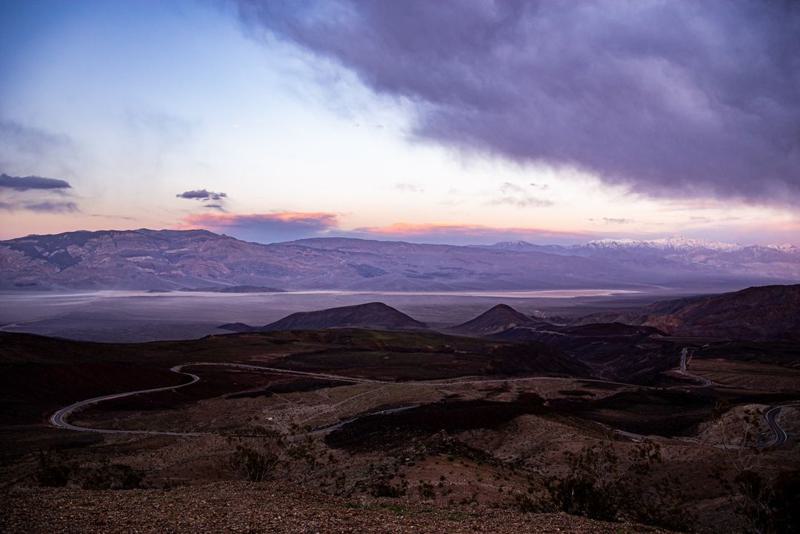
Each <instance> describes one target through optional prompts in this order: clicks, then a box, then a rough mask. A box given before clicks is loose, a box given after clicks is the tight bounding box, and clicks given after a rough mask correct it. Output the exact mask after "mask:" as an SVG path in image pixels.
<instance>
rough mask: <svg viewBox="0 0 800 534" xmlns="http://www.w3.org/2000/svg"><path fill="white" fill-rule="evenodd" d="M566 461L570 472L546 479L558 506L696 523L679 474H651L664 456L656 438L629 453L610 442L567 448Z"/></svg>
mask: <svg viewBox="0 0 800 534" xmlns="http://www.w3.org/2000/svg"><path fill="white" fill-rule="evenodd" d="M623 460H625V461H623ZM567 462H568V466H569V472H568V473H567V475H566V476H565V477H563V478H557V477H553V478H550V479H549V480H547V481H546V483H545V486H546V488H547V491H548V493H549V497H550V501H551V503H552V506H553V507H554V508H555V509H556V510H560V511H563V512H566V513H569V514H573V515H582V516H586V517H590V518H592V519H600V520H604V521H616V520H620V519H630V520H634V521H638V522H641V523H646V524H651V525H658V526H664V527H667V528H671V529H675V530H687V529H690V528H691V526H692V524H693V522H694V516H693V515H692V514H691V513H689V512H688V511H686V509H685V507H684V498H683V496H682V492H681V489H680V487H679V484H678V481H677V479H675V478H674V477H662V478H656V477H655V476H654V475H653V474H652V471H653V468H654V467H655V466H656V465H657V464H660V463H661V462H662V458H661V450H660V448H659V447H658V445H656V444H655V443H653V442H650V441H645V442H643V443H641V444H639V445H637V446H636V447H634V448H633V449H632V450H631V451H630V452H629V455H628V456H627V458H624V459H621V458H620V457H619V456H617V454H616V453H615V452H614V451H613V450H612V449H611V447H609V446H607V445H594V446H591V447H586V448H584V449H583V450H581V451H580V452H579V453H578V454H572V453H567ZM518 499H519V498H518ZM521 504H522V505H523V506H524V505H527V504H529V503H527V502H522V503H521ZM519 506H520V503H518V507H519ZM538 509H540V510H541V509H542V507H541V506H538Z"/></svg>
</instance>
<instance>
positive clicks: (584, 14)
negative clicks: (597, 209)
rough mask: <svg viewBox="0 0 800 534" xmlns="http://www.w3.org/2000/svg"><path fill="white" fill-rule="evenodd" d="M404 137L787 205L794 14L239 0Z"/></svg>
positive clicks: (794, 122)
mask: <svg viewBox="0 0 800 534" xmlns="http://www.w3.org/2000/svg"><path fill="white" fill-rule="evenodd" d="M238 4H239V6H240V12H241V14H242V18H243V19H244V20H245V21H246V22H247V24H249V25H255V26H258V27H265V28H266V29H267V30H269V31H271V32H273V33H274V34H276V35H278V36H279V37H281V38H284V39H286V40H290V41H292V42H294V43H297V44H299V45H300V46H302V47H305V48H307V49H309V50H311V51H313V52H315V53H318V54H320V55H322V56H325V57H329V58H333V59H334V60H336V61H338V62H340V63H341V64H343V65H344V66H346V67H348V68H350V69H352V70H353V71H355V72H356V73H357V74H358V75H359V76H360V78H361V79H362V80H363V81H364V82H365V83H366V84H367V85H369V86H370V87H371V88H373V89H374V90H375V91H377V92H379V93H385V94H389V95H393V96H399V97H403V98H406V99H408V100H410V101H411V102H413V103H414V105H415V109H416V110H417V122H416V128H415V134H416V135H417V136H418V137H420V138H424V139H430V140H435V141H436V142H440V143H443V144H445V145H448V146H453V147H457V148H463V149H467V150H470V151H478V152H483V153H491V154H496V155H500V156H502V157H505V158H509V159H511V160H514V161H518V162H523V163H527V162H538V163H545V164H551V165H556V166H560V165H565V166H570V167H576V168H579V169H582V170H585V171H589V172H591V173H594V174H596V175H598V176H600V177H601V178H602V179H603V180H605V181H607V182H609V183H616V184H624V185H627V186H630V187H631V188H632V189H633V190H634V191H637V192H639V193H643V194H647V195H653V196H671V197H681V196H687V197H688V196H693V195H708V196H716V197H719V198H737V199H745V200H748V201H753V202H767V203H775V204H785V203H787V202H792V201H795V202H796V201H797V200H798V199H800V128H798V125H800V98H798V94H800V39H798V38H797V36H798V35H800V3H798V2H789V1H772V2H763V1H758V0H706V1H703V2H694V1H688V0H687V1H674V2H663V1H660V0H641V1H637V2H622V1H618V0H595V1H589V2H569V1H565V2H554V1H546V0H540V1H513V0H512V1H507V2H487V1H485V0H461V1H451V2H431V1H429V0H407V1H403V2H372V1H359V0H333V1H326V2H322V1H321V0H318V1H316V2H310V3H295V2H272V1H255V0H246V1H245V0H239V1H238Z"/></svg>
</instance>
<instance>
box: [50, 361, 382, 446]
mask: <svg viewBox="0 0 800 534" xmlns="http://www.w3.org/2000/svg"><path fill="white" fill-rule="evenodd" d="M200 366H224V367H235V368H239V369H254V370H258V371H267V372H270V373H275V374H287V375H293V376H304V377H310V378H318V379H325V380H338V381H341V382H351V383H357V384H361V383H383V382H382V381H380V380H371V379H367V378H354V377H346V376H339V375H331V374H326V373H312V372H307V371H292V370H288V369H280V368H277V367H265V366H261V365H251V364H244V363H214V362H195V363H185V364H182V365H176V366H175V367H172V368H170V371H172V372H173V373H178V374H180V375H185V376H188V377H189V379H190V380H189V381H188V382H184V383H183V384H178V385H177V386H164V387H159V388H150V389H137V390H135V391H126V392H124V393H113V394H111V395H102V396H99V397H92V398H91V399H86V400H82V401H78V402H75V403H73V404H70V405H69V406H65V407H64V408H61V409H60V410H58V411H56V412H55V413H53V415H51V416H50V419H49V422H50V424H51V425H52V426H54V427H56V428H63V429H66V430H75V431H77V432H94V433H97V434H144V435H157V436H202V435H205V433H203V432H170V431H162V430H121V429H115V428H91V427H85V426H78V425H75V424H72V423H70V422H69V421H68V420H67V419H68V417H69V416H70V415H72V414H74V413H75V412H77V411H80V410H82V409H84V408H87V407H89V406H92V405H94V404H99V403H101V402H105V401H110V400H115V399H122V398H125V397H133V396H135V395H144V394H147V393H157V392H159V391H173V390H176V389H180V388H184V387H186V386H190V385H192V384H194V383H196V382H198V381H199V380H200V377H199V376H197V375H195V374H193V373H187V372H185V371H183V368H184V367H200Z"/></svg>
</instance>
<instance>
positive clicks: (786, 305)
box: [578, 285, 800, 341]
mask: <svg viewBox="0 0 800 534" xmlns="http://www.w3.org/2000/svg"><path fill="white" fill-rule="evenodd" d="M611 321H617V322H622V323H626V324H630V325H644V326H651V327H655V328H657V329H659V330H661V331H663V332H665V333H667V334H669V335H675V336H697V337H711V338H724V339H733V340H750V341H777V340H795V341H800V285H772V286H761V287H750V288H747V289H743V290H741V291H736V292H732V293H722V294H719V295H708V296H699V297H690V298H683V299H674V300H665V301H661V302H656V303H654V304H651V305H649V306H645V307H644V308H642V309H640V310H638V311H634V312H625V313H600V314H592V315H589V316H587V317H583V318H581V319H580V320H579V321H578V323H583V324H588V323H596V322H611Z"/></svg>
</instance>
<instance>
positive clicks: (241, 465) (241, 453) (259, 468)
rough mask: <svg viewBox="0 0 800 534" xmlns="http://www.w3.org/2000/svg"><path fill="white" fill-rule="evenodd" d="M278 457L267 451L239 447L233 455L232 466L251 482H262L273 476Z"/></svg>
mask: <svg viewBox="0 0 800 534" xmlns="http://www.w3.org/2000/svg"><path fill="white" fill-rule="evenodd" d="M277 463H278V455H277V454H275V453H274V452H272V451H269V450H266V449H263V448H261V449H255V448H251V447H248V446H245V445H237V446H236V450H234V452H233V454H232V455H231V465H232V466H233V468H234V469H235V470H236V471H237V472H238V473H240V474H241V475H242V476H243V477H244V478H245V479H247V480H249V481H250V482H261V481H263V480H266V479H267V478H269V477H270V476H271V475H272V472H273V469H274V468H275V466H276V465H277Z"/></svg>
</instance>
